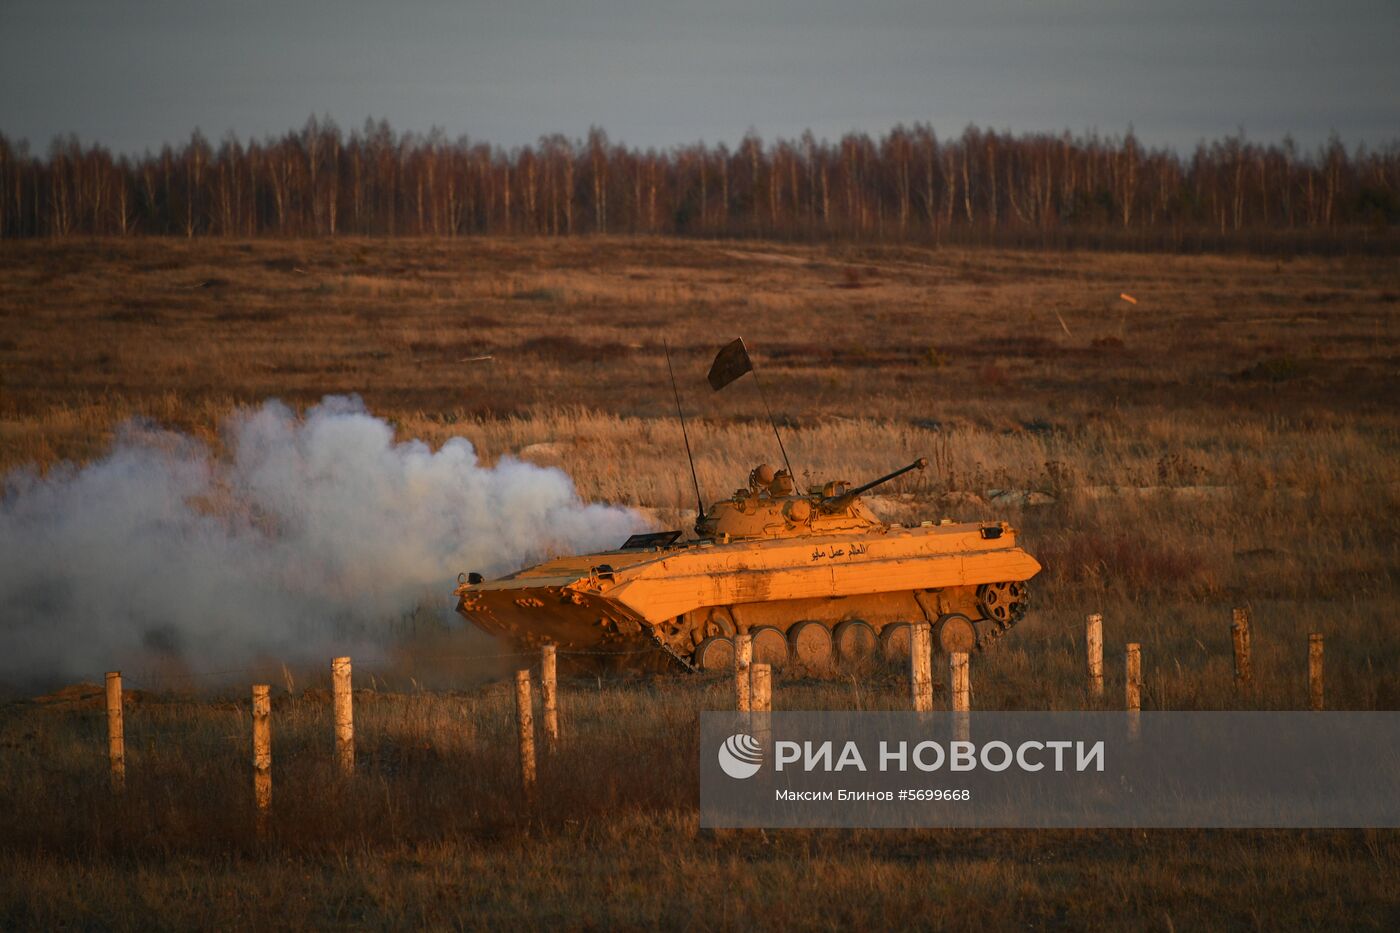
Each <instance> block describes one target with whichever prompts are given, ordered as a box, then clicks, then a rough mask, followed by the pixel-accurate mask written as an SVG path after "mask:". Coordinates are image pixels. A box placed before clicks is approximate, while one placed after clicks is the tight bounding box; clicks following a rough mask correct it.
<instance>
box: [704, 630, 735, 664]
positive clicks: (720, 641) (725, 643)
mask: <svg viewBox="0 0 1400 933" xmlns="http://www.w3.org/2000/svg"><path fill="white" fill-rule="evenodd" d="M695 666H696V667H698V668H699V669H700V670H702V671H705V672H706V673H713V672H714V671H732V670H734V642H732V641H730V640H729V639H728V638H725V637H724V636H722V635H711V636H710V637H709V638H707V639H705V640H704V641H702V642H701V643H700V647H698V648H696V649H695Z"/></svg>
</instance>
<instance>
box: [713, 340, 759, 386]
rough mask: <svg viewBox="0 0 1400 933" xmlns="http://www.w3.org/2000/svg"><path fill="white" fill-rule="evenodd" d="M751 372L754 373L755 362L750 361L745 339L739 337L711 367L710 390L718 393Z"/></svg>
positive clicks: (716, 357)
mask: <svg viewBox="0 0 1400 933" xmlns="http://www.w3.org/2000/svg"><path fill="white" fill-rule="evenodd" d="M749 372H753V362H752V361H751V360H750V359H749V351H748V349H747V348H745V347H744V338H743V337H739V338H738V339H736V340H735V341H734V342H733V343H729V344H725V346H724V349H723V350H720V351H719V353H718V354H716V355H715V362H714V365H712V366H711V367H710V375H709V380H710V388H712V389H714V390H715V391H716V392H718V391H719V390H720V389H723V388H724V387H725V386H727V385H729V384H730V383H731V382H733V381H734V380H735V379H738V378H739V377H740V376H742V375H743V374H744V373H749Z"/></svg>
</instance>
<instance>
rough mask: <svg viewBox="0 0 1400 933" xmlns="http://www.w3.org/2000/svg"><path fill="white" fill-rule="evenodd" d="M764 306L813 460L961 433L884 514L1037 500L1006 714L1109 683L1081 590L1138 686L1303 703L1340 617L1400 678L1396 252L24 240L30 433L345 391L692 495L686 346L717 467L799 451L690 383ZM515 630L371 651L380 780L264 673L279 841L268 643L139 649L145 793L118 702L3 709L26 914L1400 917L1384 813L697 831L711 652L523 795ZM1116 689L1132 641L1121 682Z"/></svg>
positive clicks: (1154, 701) (0, 255) (880, 461)
mask: <svg viewBox="0 0 1400 933" xmlns="http://www.w3.org/2000/svg"><path fill="white" fill-rule="evenodd" d="M1121 293H1127V294H1130V295H1131V296H1132V297H1133V298H1135V299H1136V304H1132V303H1129V302H1128V301H1125V300H1122V299H1120V297H1119V296H1120V294H1121ZM738 335H742V336H744V337H745V339H746V341H747V342H748V344H749V346H750V348H751V350H752V352H753V355H754V358H755V361H756V364H757V366H758V368H759V372H760V375H761V376H762V377H763V379H764V382H765V385H766V387H767V389H768V392H769V400H770V402H771V403H772V406H773V409H774V411H775V413H777V414H778V415H779V417H780V418H781V419H782V421H783V424H784V430H785V439H786V441H787V446H788V450H789V452H790V454H791V456H792V460H793V463H794V466H795V467H796V468H797V471H798V472H799V474H808V475H810V477H811V478H812V479H818V478H845V479H850V480H856V481H858V480H862V479H864V478H867V477H872V476H874V475H878V474H879V473H883V472H885V471H887V470H889V469H893V468H895V467H897V466H901V465H903V464H905V463H907V462H909V460H911V459H912V458H913V457H915V456H920V455H922V456H928V457H929V458H930V460H931V461H932V464H933V468H932V469H930V470H928V471H925V472H924V473H922V474H917V475H915V476H914V477H906V478H905V479H903V480H901V481H899V482H897V483H896V484H894V485H893V488H892V489H888V490H882V494H881V495H880V496H879V497H878V499H877V500H876V501H875V503H874V504H875V506H876V507H877V509H878V510H881V511H883V512H884V513H885V514H886V515H888V516H890V517H891V518H907V517H912V516H914V515H916V514H917V515H922V516H923V517H931V518H937V517H941V516H944V515H947V516H951V517H955V518H963V519H974V518H984V517H985V518H992V517H999V518H1006V519H1008V520H1010V521H1012V522H1013V523H1014V524H1016V525H1017V526H1018V527H1019V528H1021V530H1022V532H1023V535H1024V538H1023V543H1024V545H1025V546H1026V548H1027V549H1028V550H1029V551H1030V552H1031V553H1033V554H1035V555H1036V556H1037V557H1038V558H1039V559H1040V560H1041V561H1042V563H1043V564H1044V565H1045V570H1044V572H1043V573H1042V574H1041V575H1040V576H1039V577H1037V579H1036V580H1035V581H1034V584H1033V586H1034V589H1033V594H1034V603H1033V607H1032V610H1031V613H1030V616H1029V617H1028V618H1027V620H1026V621H1025V622H1024V623H1023V624H1022V625H1021V626H1020V627H1019V628H1018V629H1017V630H1016V631H1015V632H1014V633H1013V634H1012V635H1011V636H1009V637H1008V638H1006V639H1003V640H1002V641H1000V642H999V643H997V645H996V646H995V648H994V649H993V650H991V651H989V652H988V653H986V654H984V655H981V656H978V657H977V658H975V659H974V662H973V679H974V691H975V696H974V705H975V707H976V708H984V709H1074V708H1082V707H1084V706H1085V705H1086V698H1085V695H1084V691H1083V684H1082V677H1081V669H1080V665H1081V663H1082V662H1081V656H1082V650H1083V641H1082V638H1083V636H1082V624H1083V617H1084V614H1085V613H1086V612H1093V611H1098V612H1102V613H1104V615H1105V630H1106V640H1107V645H1108V649H1107V650H1108V655H1109V657H1110V658H1111V659H1113V660H1115V661H1117V660H1119V659H1121V650H1122V645H1123V643H1125V642H1129V641H1136V642H1140V643H1141V644H1142V646H1143V647H1142V651H1143V665H1144V675H1145V676H1144V679H1145V686H1144V707H1145V708H1147V709H1219V708H1237V707H1257V708H1270V709H1297V708H1303V707H1305V706H1306V702H1307V696H1306V683H1305V678H1304V672H1305V669H1306V649H1307V633H1308V632H1314V631H1320V632H1324V633H1325V634H1326V636H1327V677H1328V681H1327V700H1328V705H1329V706H1330V707H1333V708H1344V709H1396V708H1400V627H1398V626H1397V618H1396V606H1397V597H1398V596H1400V535H1397V531H1396V516H1397V514H1400V509H1397V506H1398V505H1400V403H1398V402H1397V399H1398V398H1400V393H1397V374H1398V373H1400V266H1397V265H1396V264H1395V263H1394V262H1393V261H1389V260H1384V259H1375V258H1295V259H1291V260H1274V259H1268V258H1259V257H1254V258H1239V257H1232V258H1220V257H1213V256H1199V257H1176V256H1161V255H1151V256H1142V255H1125V254H1102V253H1095V254H1078V253H1066V254H1056V253H1010V252H999V251H977V250H951V249H944V250H938V251H925V250H918V249H912V248H906V247H899V248H876V247H859V248H857V247H838V246H831V247H792V246H788V245H776V244H757V243H753V242H744V243H731V242H722V241H677V240H663V239H601V238H600V239H574V240H528V239H493V240H460V241H447V240H423V241H412V240H402V239H397V240H385V241H378V240H343V241H328V240H316V241H274V240H261V241H257V242H250V243H238V242H220V241H199V242H183V241H163V240H162V241H153V240H131V241H121V240H114V239H111V240H101V241H73V242H58V243H52V242H24V243H16V242H8V243H4V244H0V470H6V471H7V470H10V469H14V468H20V467H29V466H37V467H38V468H39V469H50V468H52V467H53V466H54V465H55V464H57V463H58V462H59V461H62V460H74V461H78V462H84V461H87V460H90V459H91V458H93V457H96V456H98V455H100V454H101V453H102V452H103V451H104V450H105V449H106V447H107V445H108V443H109V442H110V440H111V437H112V432H113V430H114V428H116V426H118V425H119V424H120V423H122V422H123V421H125V420H127V419H129V418H132V417H147V418H151V419H154V420H155V421H157V422H158V423H160V424H162V425H165V426H168V427H172V428H175V429H178V430H181V431H185V432H189V433H191V434H193V435H195V436H198V437H200V438H202V439H204V440H206V441H207V442H209V443H210V444H212V445H214V446H215V447H216V448H217V447H218V445H219V443H220V434H219V425H220V423H221V421H222V420H223V419H224V418H225V417H226V416H227V415H229V414H230V413H231V412H233V411H235V410H236V409H239V408H240V407H242V406H250V405H255V404H258V403H260V402H262V401H263V400H265V399H267V398H274V397H275V398H280V399H283V400H285V401H287V402H289V403H291V404H293V405H297V406H305V405H309V404H311V403H314V402H316V401H318V400H319V399H320V398H321V397H323V396H324V395H327V394H333V393H358V394H359V395H361V396H362V397H363V398H364V400H365V402H366V404H367V405H368V407H369V408H370V410H371V411H373V412H374V413H375V414H377V415H379V416H381V417H385V418H388V419H390V420H391V422H392V423H393V425H394V426H395V429H396V431H397V432H398V434H399V436H400V437H401V438H404V439H408V438H419V439H422V440H424V441H427V442H429V443H431V444H434V445H436V444H440V443H442V442H443V441H445V440H446V439H448V438H450V437H453V436H465V437H467V438H470V439H471V440H472V441H473V443H475V444H476V446H477V448H478V450H479V451H480V452H481V454H482V456H483V459H485V460H486V461H488V462H494V461H495V460H497V459H498V458H500V457H503V456H507V455H509V456H515V457H521V458H524V459H529V460H534V461H536V462H539V463H543V464H548V465H557V466H560V467H562V468H563V469H565V470H566V471H568V472H569V474H570V475H571V476H572V477H573V478H574V480H575V482H576V484H577V486H578V489H579V491H580V493H581V495H582V496H583V497H584V498H586V499H590V500H597V501H605V502H610V503H616V504H621V505H627V506H634V507H640V508H645V509H651V510H654V511H653V512H652V513H651V514H652V515H653V516H654V517H655V520H656V521H657V522H659V523H661V524H666V525H668V526H669V527H680V525H678V524H676V523H677V522H682V521H684V520H685V516H684V514H683V513H684V510H685V509H686V508H687V507H688V506H689V505H690V503H691V501H692V498H693V496H692V494H691V492H690V491H689V482H688V479H689V478H688V476H687V474H686V469H685V464H684V457H683V452H682V448H681V437H680V431H679V428H678V426H677V424H676V422H675V418H674V413H673V408H672V402H671V400H670V387H669V384H668V383H667V381H666V369H665V360H664V357H663V355H662V343H663V341H666V342H668V343H669V344H670V346H671V349H672V353H673V355H674V357H675V362H676V367H677V374H678V377H679V378H680V380H681V389H682V392H683V395H684V399H685V403H686V406H687V411H688V413H690V414H692V415H693V416H694V417H695V419H696V420H695V422H694V424H693V432H692V436H691V441H692V444H693V445H694V447H695V448H696V453H697V461H698V467H699V475H700V481H701V484H702V485H703V486H704V487H705V489H706V491H707V495H708V496H710V497H713V498H718V497H720V496H722V495H724V494H726V493H727V492H729V491H730V490H732V489H733V488H734V487H735V486H737V485H740V484H741V483H742V482H743V480H744V478H745V477H746V476H747V472H748V469H749V468H750V467H751V466H753V465H754V464H755V463H756V462H759V461H760V460H770V461H771V460H775V459H777V452H776V450H775V449H774V445H773V442H772V435H771V432H770V431H769V429H768V427H767V425H766V423H765V422H764V420H763V407H762V403H761V401H760V400H759V397H758V395H757V394H756V393H755V392H754V389H753V387H752V386H751V385H744V384H738V385H735V386H734V387H732V388H730V389H728V390H726V391H725V392H722V393H718V394H715V393H711V392H710V390H709V388H708V386H706V385H705V384H704V379H703V376H704V372H705V370H706V368H707V367H708V365H709V361H710V358H711V357H712V356H713V354H714V351H715V350H716V349H717V348H718V346H720V345H721V344H722V343H724V342H726V341H727V340H729V339H731V338H732V337H734V336H738ZM747 381H748V380H745V382H747ZM0 505H3V503H0ZM1233 606H1248V607H1250V608H1251V609H1252V611H1253V614H1254V619H1255V627H1256V632H1255V636H1254V642H1255V647H1254V651H1255V666H1256V671H1257V678H1258V684H1257V687H1256V689H1255V691H1254V692H1253V693H1252V694H1251V695H1249V696H1247V697H1241V696H1239V695H1237V694H1236V692H1235V691H1234V689H1233V686H1232V679H1231V662H1230V648H1229V631H1228V626H1229V619H1230V609H1231V607H1233ZM471 645H472V647H473V650H489V648H490V646H483V645H481V644H480V643H479V642H477V641H472V642H471ZM495 664H496V666H495V667H485V666H483V665H475V666H472V667H471V668H470V669H466V668H464V669H461V670H456V671H453V670H446V671H444V670H443V669H442V668H441V667H431V666H430V665H428V664H427V662H426V661H414V660H412V659H407V660H403V661H401V662H399V663H398V664H396V665H394V666H390V667H386V668H384V669H382V670H379V671H377V672H375V673H376V677H375V680H374V681H373V683H372V687H373V689H371V690H368V691H366V692H364V693H363V694H357V702H358V703H359V706H358V707H357V714H358V715H359V717H360V722H359V730H360V741H361V763H360V773H359V774H358V775H357V777H356V779H355V780H354V781H351V782H345V781H342V780H340V779H339V778H338V777H337V776H336V775H335V773H334V772H333V770H332V761H331V754H330V726H329V722H330V709H329V705H328V703H327V702H326V699H325V694H324V689H323V688H324V686H325V683H324V678H323V677H321V676H320V675H319V674H315V673H312V674H308V673H307V672H303V671H295V672H289V673H287V674H286V675H283V674H282V673H281V672H280V671H275V672H273V673H275V677H274V678H273V679H272V680H271V682H273V683H275V684H277V685H278V686H277V688H276V692H277V694H278V698H277V700H276V709H275V712H274V726H273V728H274V735H275V769H276V790H275V798H274V800H275V803H274V806H275V812H274V821H273V830H272V833H271V835H270V837H269V838H268V839H267V840H264V841H259V840H258V839H257V838H256V837H255V835H254V834H253V832H252V821H251V799H250V798H251V794H250V787H249V784H250V782H249V781H248V779H247V778H248V767H247V755H246V751H247V730H248V709H247V702H246V699H245V697H246V682H245V681H243V680H240V681H238V682H237V683H229V682H214V681H209V682H203V681H198V680H196V681H172V682H169V683H152V684H149V685H144V684H140V683H138V684H136V686H149V687H152V688H159V689H154V690H153V692H150V693H144V694H138V695H136V696H135V697H134V698H133V700H132V705H131V708H130V710H129V712H128V715H127V719H128V725H127V734H128V748H129V752H128V757H129V762H128V769H129V774H130V777H129V781H130V786H129V788H128V792H127V794H126V795H125V797H124V798H123V799H121V800H119V801H114V800H112V799H111V798H110V796H109V795H108V793H107V789H106V778H105V772H104V768H105V760H104V758H103V741H104V739H103V735H104V733H103V729H104V722H103V718H102V714H101V711H100V709H99V705H98V703H97V702H96V701H95V700H90V699H82V698H77V699H73V698H69V699H67V700H60V701H55V702H46V703H38V702H34V701H31V700H25V699H15V700H13V701H12V702H9V703H7V704H6V705H5V706H3V707H0V925H3V926H6V927H43V928H53V927H57V926H61V925H66V926H74V925H77V926H82V927H95V928H121V929H127V928H151V927H162V926H164V927H170V928H188V927H191V926H210V925H214V924H218V925H220V926H237V927H252V926H257V927H286V928H302V927H306V926H309V925H368V926H381V927H403V926H430V927H479V926H492V927H501V926H504V927H525V926H539V925H541V924H545V923H549V924H554V925H558V926H564V927H606V926H622V927H630V928H636V927H649V926H657V925H665V926H691V927H699V928H746V927H752V926H755V925H778V924H791V925H794V926H801V927H806V928H835V927H850V926H865V927H889V926H908V925H913V926H923V927H958V928H972V927H1003V926H1022V927H1029V928H1068V929H1081V928H1090V927H1093V928H1114V929H1117V928H1121V929H1139V928H1143V927H1152V928H1161V929H1187V928H1197V927H1229V928H1240V929H1260V928H1274V927H1303V928H1334V927H1336V926H1339V925H1341V926H1354V927H1374V928H1393V926H1394V924H1395V923H1396V921H1397V919H1400V870H1398V869H1400V837H1397V836H1396V834H1394V833H1392V832H1379V831H1377V832H1372V831H1345V832H1342V831H1338V832H1204V831H1202V832H1187V831H1173V832H1126V831H1122V832H1104V831H1076V832H1061V831H1057V832H1012V831H1004V832H991V831H982V832H971V833H969V832H952V831H948V832H937V831H929V832H918V833H911V832H790V831H785V832H775V833H767V834H748V833H739V834H728V835H726V834H720V835H718V836H715V837H708V836H704V835H698V834H697V824H696V812H695V811H696V794H697V777H696V774H695V766H694V761H695V755H696V754H697V750H696V743H697V726H696V722H695V715H694V714H695V711H696V710H697V709H704V708H723V707H725V706H726V705H727V704H729V703H730V702H731V698H730V696H729V695H728V693H727V690H726V687H727V685H726V684H725V683H723V682H721V681H714V680H706V679H703V678H698V677H685V676H680V675H665V676H630V677H629V676H623V675H614V676H611V677H602V678H594V677H584V676H577V677H573V678H567V679H566V680H565V682H564V685H563V686H564V698H563V704H564V728H565V731H566V742H565V744H564V746H563V748H562V750H561V751H560V753H559V754H558V755H557V756H555V757H554V758H552V759H549V760H546V761H545V762H544V764H543V770H542V773H541V784H542V787H543V788H544V789H545V793H543V794H542V795H541V799H540V800H539V801H537V802H536V804H534V805H532V806H526V805H524V804H523V803H522V802H521V801H520V800H519V798H518V794H517V793H516V792H515V785H514V767H515V758H514V752H513V750H512V747H511V745H510V742H509V730H510V728H511V720H510V697H509V694H508V690H507V685H506V683H505V681H504V680H502V679H501V675H502V674H504V673H505V672H506V670H508V668H509V662H508V661H499V662H495ZM100 675H101V671H94V672H93V675H92V676H93V679H94V680H95V679H98V678H100ZM257 676H259V677H261V676H262V674H261V673H259V674H258V675H257ZM360 676H361V681H360V683H361V684H362V685H363V684H364V678H365V677H367V676H368V675H367V674H365V675H360ZM264 682H266V681H264ZM424 686H433V687H441V688H443V689H433V690H424V689H422V688H423V687H424ZM308 687H309V688H310V689H307V688H308ZM175 688H182V689H175ZM906 689H907V688H906V686H905V685H904V683H903V682H902V680H901V679H900V677H899V675H898V674H897V673H896V672H891V671H874V672H871V673H869V674H868V675H867V676H846V677H841V678H837V679H830V680H811V679H805V678H790V679H783V678H781V677H780V678H779V680H778V682H777V684H776V686H775V706H776V707H777V708H779V709H821V708H843V709H844V708H897V707H900V706H901V705H902V704H903V703H904V702H905V699H906V696H905V691H906ZM1121 690H1122V676H1121V671H1120V669H1119V665H1118V664H1116V663H1114V664H1110V671H1109V686H1108V692H1109V697H1110V700H1111V699H1112V698H1114V697H1120V696H1121ZM235 701H236V702H235Z"/></svg>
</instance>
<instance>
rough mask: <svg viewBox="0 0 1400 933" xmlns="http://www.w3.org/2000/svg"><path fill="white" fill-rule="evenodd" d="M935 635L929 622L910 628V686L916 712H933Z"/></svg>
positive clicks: (915, 624) (916, 624) (917, 623)
mask: <svg viewBox="0 0 1400 933" xmlns="http://www.w3.org/2000/svg"><path fill="white" fill-rule="evenodd" d="M932 667H933V635H932V628H931V627H930V626H929V624H928V623H927V622H915V623H914V624H913V625H912V626H910V628H909V684H910V688H911V690H912V691H913V702H914V712H916V713H930V712H933V671H932V669H931V668H932Z"/></svg>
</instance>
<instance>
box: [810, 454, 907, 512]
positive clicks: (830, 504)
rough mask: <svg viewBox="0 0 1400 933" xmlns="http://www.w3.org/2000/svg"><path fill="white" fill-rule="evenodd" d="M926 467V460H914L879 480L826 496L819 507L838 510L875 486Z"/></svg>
mask: <svg viewBox="0 0 1400 933" xmlns="http://www.w3.org/2000/svg"><path fill="white" fill-rule="evenodd" d="M926 466H928V458H927V457H920V458H919V459H918V460H915V461H914V462H913V463H911V464H909V465H908V466H904V467H900V468H899V469H898V470H895V471H894V472H893V473H886V474H885V475H884V476H882V477H880V478H879V479H873V480H871V481H870V482H868V483H866V484H865V485H864V486H857V487H856V488H855V489H851V490H848V491H847V492H844V493H842V494H841V495H839V496H827V497H826V498H824V499H822V501H821V503H820V505H821V507H822V508H823V509H837V508H840V507H841V506H842V505H844V504H845V503H847V502H850V501H851V500H852V499H854V498H855V497H856V496H859V495H862V494H864V493H867V492H869V491H870V490H872V489H874V488H875V487H876V486H879V485H881V484H882V483H888V482H889V481H890V480H892V479H895V478H897V477H900V476H903V475H904V474H905V473H908V472H909V471H910V470H922V469H923V468H924V467H926Z"/></svg>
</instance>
